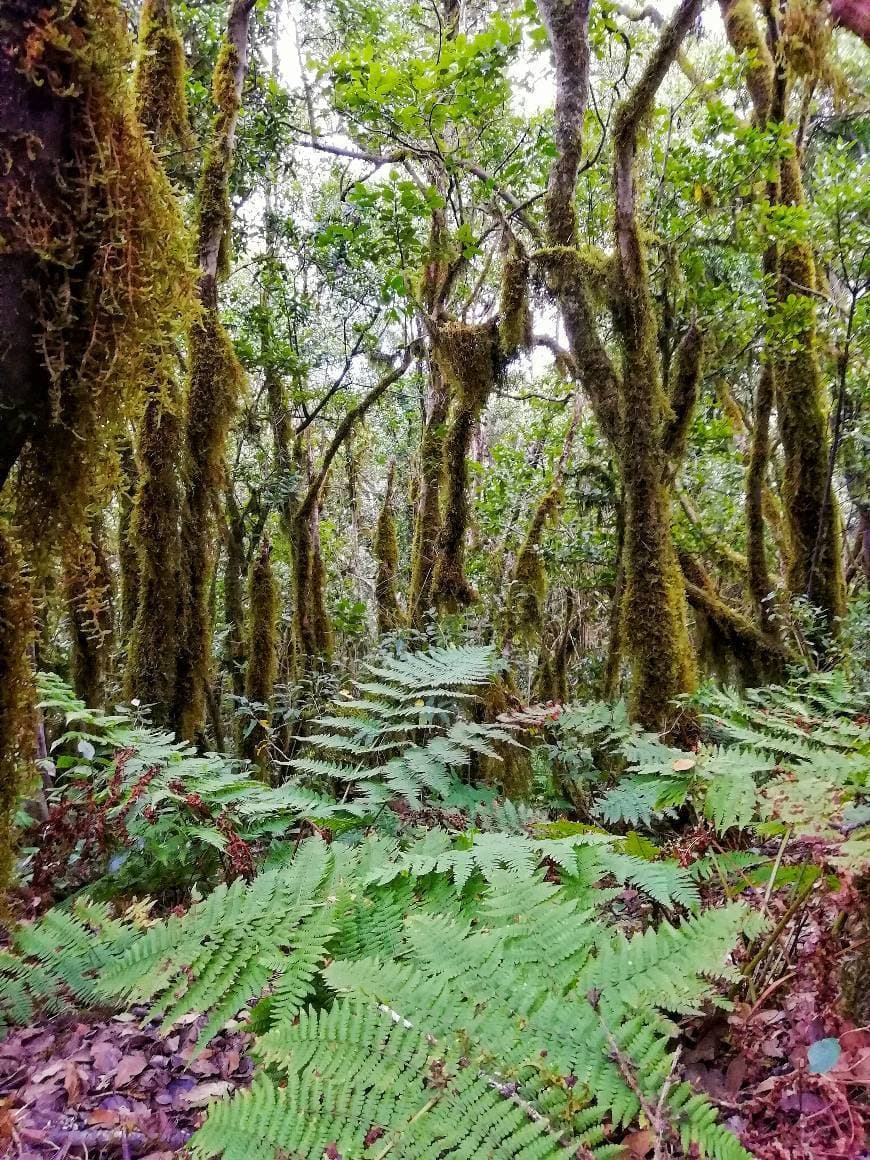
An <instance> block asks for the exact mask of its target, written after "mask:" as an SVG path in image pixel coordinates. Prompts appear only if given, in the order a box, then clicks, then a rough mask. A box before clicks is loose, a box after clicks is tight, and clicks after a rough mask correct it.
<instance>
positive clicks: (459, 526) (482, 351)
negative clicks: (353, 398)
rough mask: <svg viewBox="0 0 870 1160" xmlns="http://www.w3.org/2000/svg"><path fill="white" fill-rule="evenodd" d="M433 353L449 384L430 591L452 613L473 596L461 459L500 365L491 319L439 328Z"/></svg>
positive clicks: (464, 465) (465, 472) (463, 461)
mask: <svg viewBox="0 0 870 1160" xmlns="http://www.w3.org/2000/svg"><path fill="white" fill-rule="evenodd" d="M433 354H434V357H435V359H436V360H437V362H438V365H439V367H440V369H441V371H442V373H443V374H444V377H445V379H446V380H447V382H448V383H449V384H450V386H451V387H452V390H453V409H452V416H451V421H450V426H449V429H448V432H447V435H446V437H445V440H444V475H443V504H442V524H441V534H440V538H439V543H438V558H437V560H436V563H435V572H434V577H433V585H432V595H433V599H434V601H435V603H436V604H437V605H438V606H439V607H443V608H446V609H448V610H451V611H455V610H457V609H459V608H463V607H466V606H467V605H469V604H472V603H474V601H475V600H476V599H477V594H476V593H475V591H474V589H473V588H472V587H471V585H470V584H469V583H468V580H467V578H466V575H465V540H466V535H467V532H468V523H469V503H468V462H467V461H468V452H469V449H470V447H471V439H472V436H473V434H474V429H475V426H476V425H477V422H478V419H479V418H480V413H481V411H482V410H483V407H484V406H485V404H486V401H487V399H488V397H489V395H490V392H491V391H492V389H493V387H494V385H495V382H496V379H497V377H498V375H499V373H500V369H501V363H500V354H499V345H498V325H497V321H494V322H488V323H484V324H481V325H467V324H465V323H461V322H451V323H447V324H444V325H442V326H440V327H439V328H438V331H437V334H436V337H435V340H434V346H433Z"/></svg>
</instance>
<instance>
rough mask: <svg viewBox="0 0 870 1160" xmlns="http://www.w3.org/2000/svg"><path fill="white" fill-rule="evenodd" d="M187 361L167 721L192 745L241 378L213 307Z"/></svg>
mask: <svg viewBox="0 0 870 1160" xmlns="http://www.w3.org/2000/svg"><path fill="white" fill-rule="evenodd" d="M189 361H190V384H189V389H188V400H187V418H186V424H185V427H186V431H185V445H186V448H187V455H186V460H187V479H186V481H185V502H184V506H183V511H182V521H181V544H182V548H183V553H182V566H181V601H180V608H181V621H180V626H179V627H180V630H181V631H180V634H179V635H180V638H181V640H180V648H179V650H178V655H177V664H176V675H175V687H176V692H175V708H174V713H173V717H174V721H175V725H176V728H177V730H178V731H179V732H180V733H181V735H182V736H183V737H186V738H188V739H190V740H192V739H193V738H194V737H195V736H196V735H197V734H198V733H199V731H200V730H201V728H202V722H203V718H204V709H205V701H204V698H205V689H206V685H207V684H208V681H209V673H210V668H211V629H212V623H211V610H210V608H209V600H208V594H209V584H210V580H211V575H212V571H213V568H214V562H215V540H216V535H215V526H214V507H215V504H216V503H217V502H218V497H219V496H220V495H221V494H222V491H223V481H224V454H225V447H226V438H227V434H228V432H229V428H230V424H231V422H232V417H233V414H234V413H235V409H236V404H237V401H238V399H239V397H240V396H241V394H242V391H243V390H244V374H243V372H242V369H241V366H240V365H239V362H238V359H237V358H236V355H235V351H234V350H233V347H232V344H231V342H230V340H229V337H228V335H227V333H226V331H225V330H224V328H223V325H222V324H221V321H220V319H219V317H218V314H217V310H216V309H210V308H206V309H204V310H203V311H202V314H201V316H200V318H199V319H198V320H197V322H196V324H195V325H194V326H193V327H192V328H191V332H190V355H189Z"/></svg>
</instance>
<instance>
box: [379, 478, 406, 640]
mask: <svg viewBox="0 0 870 1160" xmlns="http://www.w3.org/2000/svg"><path fill="white" fill-rule="evenodd" d="M395 470H396V465H395V463H391V464H390V470H389V473H388V474H387V486H386V490H385V491H384V502H383V504H382V506H381V510H380V514H379V515H378V522H377V526H376V527H375V534H374V538H373V540H372V550H373V553H374V557H375V561H376V563H377V566H378V572H377V576H376V577H375V603H376V605H377V617H378V633H379V634H383V633H385V632H393V631H395V629H397V628H399V627H401V625H402V624H403V623H404V621H405V617H404V615H403V613H402V609H401V607H400V606H399V598H398V595H397V592H396V577H397V575H398V571H399V542H398V539H397V538H396V521H395V518H394V516H393V508H392V498H393V480H394V477H395Z"/></svg>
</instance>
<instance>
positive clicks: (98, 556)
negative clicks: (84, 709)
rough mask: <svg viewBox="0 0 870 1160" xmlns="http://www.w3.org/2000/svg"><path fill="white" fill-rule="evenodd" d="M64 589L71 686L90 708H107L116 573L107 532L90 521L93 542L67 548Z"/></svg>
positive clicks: (88, 540) (89, 535) (89, 531)
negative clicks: (109, 557) (108, 551)
mask: <svg viewBox="0 0 870 1160" xmlns="http://www.w3.org/2000/svg"><path fill="white" fill-rule="evenodd" d="M64 584H65V589H66V598H67V609H68V615H69V625H70V637H71V644H72V648H71V670H72V683H73V688H74V689H75V691H76V696H77V697H80V698H81V700H83V701H84V702H85V704H86V705H87V706H89V708H92V709H103V708H105V706H106V701H107V695H108V682H109V678H110V675H111V664H112V604H113V600H112V584H113V581H112V572H111V569H110V567H109V562H108V560H107V558H106V552H105V546H104V530H103V525H102V521H101V520H100V519H98V518H94V519H91V520H90V521H89V528H88V538H87V539H86V540H83V541H82V543H80V544H78V545H75V546H74V547H73V546H68V548H67V552H66V559H65V561H64Z"/></svg>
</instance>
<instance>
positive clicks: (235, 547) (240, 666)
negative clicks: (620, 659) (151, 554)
mask: <svg viewBox="0 0 870 1160" xmlns="http://www.w3.org/2000/svg"><path fill="white" fill-rule="evenodd" d="M226 513H227V520H226V545H225V546H226V566H225V568H224V623H225V625H226V641H225V645H224V665H225V667H226V669H227V671H228V672H229V674H230V688H231V689H232V691H233V696H235V697H241V696H243V695H244V694H245V661H246V648H245V599H244V575H245V526H244V521H243V519H242V513H241V511H240V510H239V505H238V502H237V500H236V497H235V495H234V493H233V490H232V488H227V493H226Z"/></svg>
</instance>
